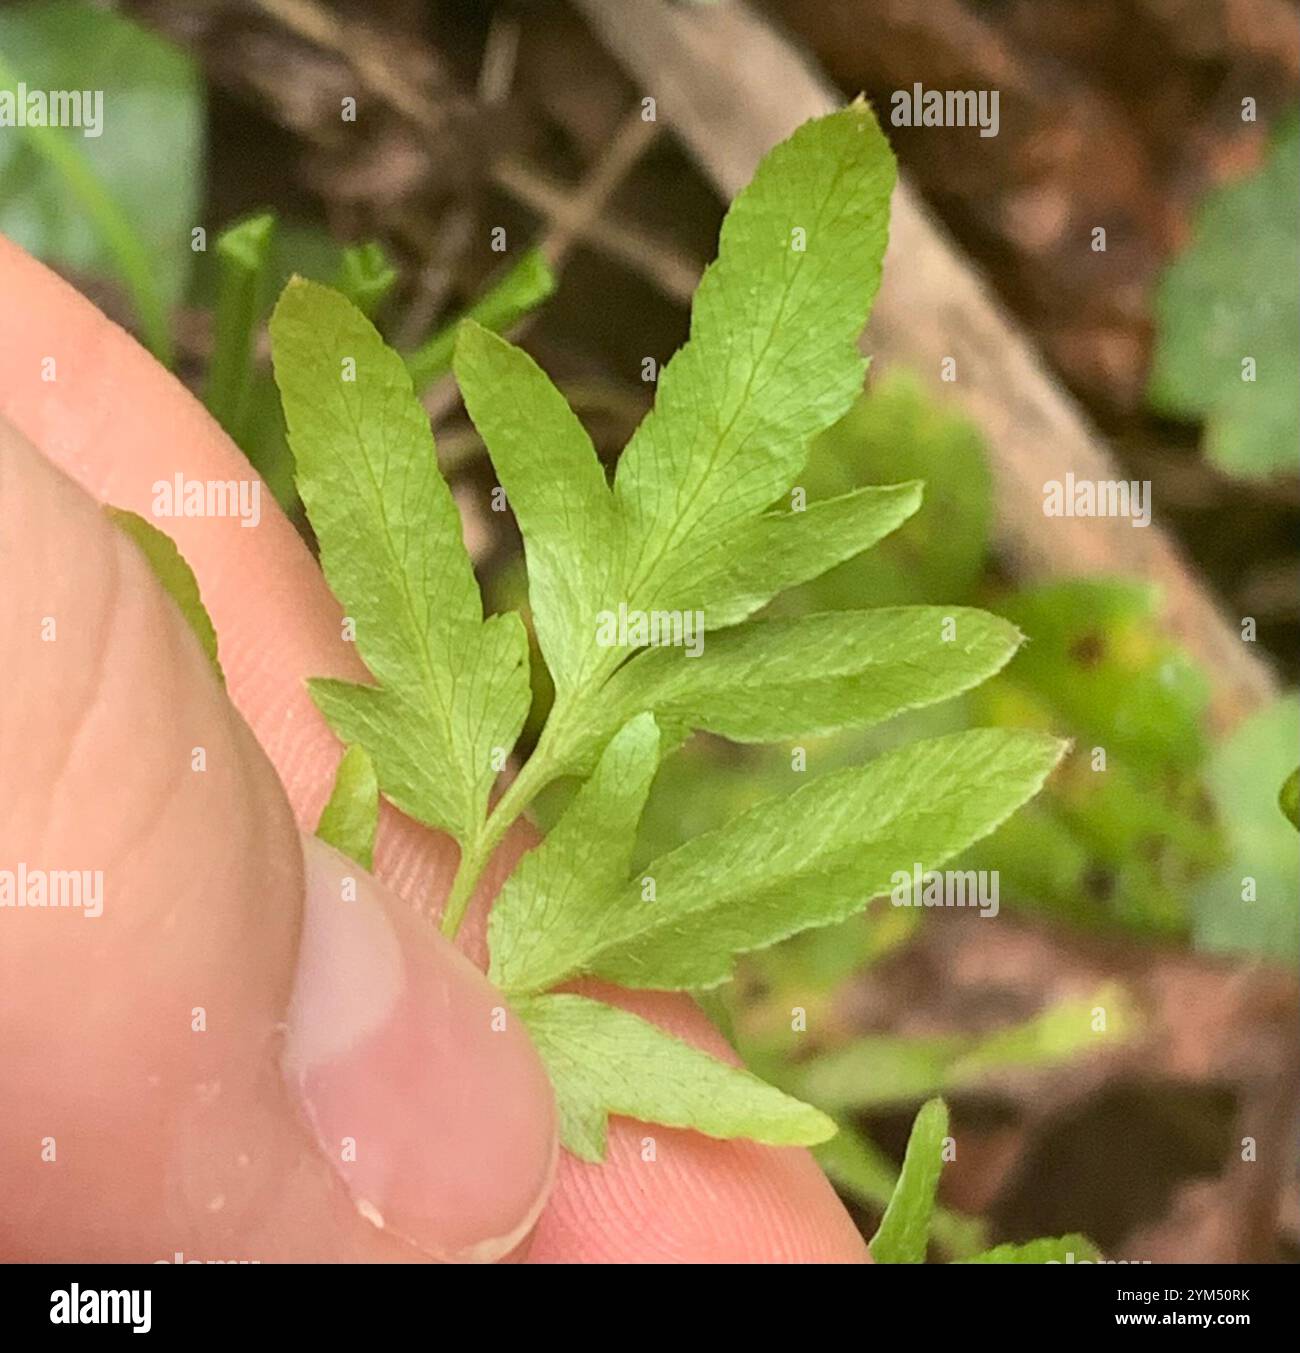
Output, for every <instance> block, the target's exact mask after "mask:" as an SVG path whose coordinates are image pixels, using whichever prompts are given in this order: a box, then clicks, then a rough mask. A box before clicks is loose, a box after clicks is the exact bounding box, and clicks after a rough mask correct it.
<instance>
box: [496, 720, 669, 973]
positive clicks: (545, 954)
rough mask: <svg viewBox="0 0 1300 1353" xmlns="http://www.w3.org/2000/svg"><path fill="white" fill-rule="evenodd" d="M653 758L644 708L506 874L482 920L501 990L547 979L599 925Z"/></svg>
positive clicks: (626, 861) (627, 850) (623, 862)
mask: <svg viewBox="0 0 1300 1353" xmlns="http://www.w3.org/2000/svg"><path fill="white" fill-rule="evenodd" d="M658 764H659V730H658V728H656V726H655V721H654V719H653V718H651V717H650V715H648V714H642V715H640V716H639V717H638V718H635V719H633V720H632V721H631V722H630V723H629V724H628V725H627V726H626V727H625V728H623V729H622V730H621V731H620V732H619V733H618V734H616V735H615V737H614V738H613V739H612V740H611V741H610V743H609V745H608V746H607V747H606V748H605V752H604V754H603V755H602V756H601V758H600V762H599V764H598V765H597V767H596V770H595V773H594V774H593V775H592V777H591V779H590V780H588V781H587V783H586V784H584V785H583V786H582V788H581V789H580V790H579V791H578V793H577V795H576V796H575V798H574V800H573V802H572V803H571V804H570V805H569V808H568V810H567V811H566V812H565V814H564V815H563V817H561V818H560V820H559V822H558V823H556V825H555V826H554V827H553V828H552V829H551V830H550V831H549V832H548V833H547V835H546V838H545V840H543V842H542V843H541V845H539V846H538V847H537V848H536V849H535V850H532V851H530V852H529V853H528V854H527V855H525V856H524V858H523V859H522V860H521V861H520V863H519V865H518V866H517V867H516V869H515V871H514V873H513V874H511V876H510V878H509V879H507V881H506V883H505V885H504V887H503V888H502V889H501V896H500V897H499V898H498V899H497V902H496V905H495V906H494V907H493V909H492V916H491V919H490V920H489V922H488V945H489V948H490V950H491V954H492V966H491V968H490V970H489V976H490V977H491V979H492V981H493V982H494V983H496V985H497V986H499V987H501V988H502V990H504V991H506V992H528V991H537V990H540V989H542V988H543V987H545V986H547V985H550V983H549V981H548V980H547V979H548V977H549V975H550V974H551V973H553V972H555V971H556V970H557V969H558V968H563V966H564V964H565V962H566V960H567V957H568V955H569V954H570V953H571V952H572V951H573V950H574V949H576V948H580V947H581V946H582V944H583V942H584V940H585V938H586V936H587V934H588V933H589V932H590V931H591V930H592V929H594V928H595V927H597V926H599V924H600V921H601V918H602V914H603V912H604V909H605V907H606V906H607V905H608V903H609V900H610V898H611V897H613V896H614V895H615V894H616V893H617V891H618V890H619V889H620V888H621V887H622V885H623V884H624V883H625V882H626V880H627V876H628V871H629V870H630V868H631V863H632V848H633V845H634V844H635V842H636V829H637V823H638V821H639V820H640V817H641V809H642V807H643V806H644V805H645V798H646V794H647V793H648V792H649V790H650V781H651V780H652V779H653V778H654V773H655V768H656V767H657V766H658Z"/></svg>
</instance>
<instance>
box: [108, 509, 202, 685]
mask: <svg viewBox="0 0 1300 1353" xmlns="http://www.w3.org/2000/svg"><path fill="white" fill-rule="evenodd" d="M104 510H105V512H107V513H108V516H109V518H110V520H111V521H112V522H113V523H114V524H115V525H116V526H117V527H118V528H119V529H120V530H121V531H122V532H123V533H124V534H125V535H128V536H130V537H131V539H132V540H134V541H135V543H136V544H137V545H138V546H139V547H140V550H141V552H142V553H143V555H144V557H145V559H146V561H147V562H148V564H149V567H150V568H151V569H152V570H153V574H154V577H155V578H157V579H158V581H159V582H160V583H161V584H162V586H163V590H164V591H165V592H166V593H167V595H168V596H169V597H171V599H172V600H173V601H174V602H175V603H176V605H177V606H179V607H180V611H181V615H183V616H184V617H185V623H186V624H187V625H188V626H189V627H190V630H191V632H192V633H193V635H194V637H195V638H196V639H197V640H198V641H199V645H200V647H202V649H203V651H204V653H206V654H207V658H208V661H209V662H210V663H211V664H212V670H213V671H214V672H215V673H216V674H217V680H218V681H220V682H221V684H222V685H223V686H224V685H225V681H226V678H225V675H224V674H223V673H222V670H221V663H220V662H219V661H218V659H217V632H216V630H215V629H214V628H213V627H212V620H211V617H210V616H209V615H208V612H207V608H206V607H205V606H204V605H203V598H202V597H201V596H200V595H199V583H198V579H197V578H195V576H194V570H193V569H191V568H190V566H189V564H187V563H186V562H185V557H184V556H183V555H182V554H181V552H180V550H178V549H177V548H176V542H175V541H174V540H172V538H171V536H169V535H168V534H167V533H166V532H165V531H160V530H159V529H158V528H157V527H156V526H155V525H154V524H153V523H152V522H150V521H146V520H145V518H144V517H141V516H137V515H136V513H134V512H130V511H128V510H127V509H126V508H124V507H106V508H105V509H104Z"/></svg>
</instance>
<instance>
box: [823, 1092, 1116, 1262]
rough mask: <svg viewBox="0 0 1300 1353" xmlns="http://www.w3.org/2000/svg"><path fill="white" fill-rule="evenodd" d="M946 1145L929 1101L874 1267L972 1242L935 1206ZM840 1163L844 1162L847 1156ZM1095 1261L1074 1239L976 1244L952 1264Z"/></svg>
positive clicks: (883, 1224)
mask: <svg viewBox="0 0 1300 1353" xmlns="http://www.w3.org/2000/svg"><path fill="white" fill-rule="evenodd" d="M951 1145H952V1139H951V1138H950V1137H949V1136H948V1107H947V1105H946V1104H945V1103H944V1102H943V1100H942V1099H931V1100H928V1101H927V1102H926V1103H925V1104H923V1105H922V1106H921V1109H920V1112H919V1113H918V1114H917V1115H916V1121H915V1122H914V1123H913V1124H912V1133H911V1136H910V1137H909V1138H908V1141H907V1151H906V1153H905V1155H904V1157H903V1167H902V1169H901V1170H900V1171H899V1172H898V1175H897V1178H896V1181H895V1182H894V1183H893V1185H892V1187H891V1189H890V1190H889V1194H888V1198H887V1201H886V1203H885V1211H884V1216H883V1217H882V1218H881V1220H880V1226H879V1228H878V1229H877V1231H876V1233H875V1235H874V1236H873V1237H872V1239H871V1255H872V1258H873V1259H875V1261H876V1262H877V1263H878V1264H923V1263H924V1262H925V1259H926V1255H927V1254H928V1253H929V1250H930V1246H931V1244H932V1243H935V1242H937V1243H938V1244H940V1245H941V1246H944V1247H945V1248H948V1249H949V1250H950V1251H951V1250H952V1249H953V1246H954V1243H955V1244H956V1245H958V1246H960V1247H963V1248H964V1246H965V1245H966V1244H967V1243H969V1242H970V1241H971V1240H973V1239H974V1235H975V1233H973V1232H970V1231H969V1230H968V1229H964V1228H963V1227H962V1226H961V1224H960V1223H956V1222H955V1219H953V1218H952V1217H951V1215H948V1214H945V1213H944V1212H943V1210H942V1209H941V1208H938V1207H937V1206H936V1204H935V1198H936V1195H937V1194H938V1190H939V1177H940V1175H941V1174H942V1172H943V1167H944V1164H945V1162H946V1161H948V1160H949V1159H951V1156H950V1155H949V1154H948V1151H949V1148H950V1146H951ZM830 1146H831V1144H830V1143H828V1148H829V1147H830ZM826 1149H827V1148H823V1150H826ZM841 1159H847V1153H844V1154H843V1155H842V1157H841ZM826 1163H827V1167H828V1170H829V1172H830V1173H831V1175H832V1177H834V1176H836V1175H837V1174H838V1175H839V1177H840V1178H841V1179H844V1178H848V1177H852V1176H853V1175H858V1176H863V1175H866V1176H869V1175H870V1174H871V1173H872V1167H871V1166H870V1165H867V1166H866V1167H865V1169H864V1168H863V1167H862V1166H861V1165H860V1164H859V1165H858V1167H857V1168H856V1169H854V1168H853V1167H849V1168H848V1169H847V1170H846V1169H845V1168H844V1167H843V1166H842V1165H840V1164H839V1163H838V1162H837V1161H835V1160H834V1158H832V1157H829V1156H828V1157H827V1158H826ZM881 1182H883V1180H882V1181H881ZM872 1192H873V1193H874V1192H875V1189H874V1188H873V1189H872ZM945 1242H946V1244H945ZM1100 1257H1101V1256H1100V1254H1099V1253H1098V1251H1097V1247H1096V1246H1095V1245H1093V1243H1092V1242H1091V1241H1090V1240H1088V1239H1086V1238H1085V1237H1084V1236H1079V1235H1070V1236H1060V1237H1057V1238H1053V1239H1046V1238H1044V1239H1041V1240H1030V1241H1028V1242H1026V1243H1025V1244H1022V1245H996V1246H994V1247H993V1248H992V1249H984V1248H983V1247H982V1244H980V1246H979V1248H978V1249H976V1250H975V1251H974V1252H971V1253H965V1252H960V1253H957V1254H955V1255H954V1258H955V1260H956V1262H958V1263H963V1264H1064V1263H1076V1264H1077V1263H1095V1262H1096V1261H1097V1260H1098V1259H1099V1258H1100Z"/></svg>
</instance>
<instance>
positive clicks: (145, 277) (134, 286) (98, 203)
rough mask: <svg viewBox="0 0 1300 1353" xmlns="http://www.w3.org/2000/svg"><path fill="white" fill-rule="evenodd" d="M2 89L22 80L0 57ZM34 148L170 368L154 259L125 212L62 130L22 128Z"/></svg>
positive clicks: (156, 353) (151, 345)
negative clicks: (103, 251)
mask: <svg viewBox="0 0 1300 1353" xmlns="http://www.w3.org/2000/svg"><path fill="white" fill-rule="evenodd" d="M0 87H3V88H11V89H16V88H17V87H18V80H17V78H16V77H15V75H14V73H13V72H12V71H11V70H10V69H9V66H8V65H7V64H6V62H5V60H4V58H3V57H0ZM22 131H23V132H24V133H25V134H26V136H27V140H28V142H29V143H30V145H31V147H32V149H33V150H34V151H35V152H36V153H37V154H38V155H39V156H41V157H42V158H43V159H44V160H45V162H46V163H47V164H48V165H49V166H50V167H51V168H52V169H53V170H54V171H55V172H56V173H58V174H59V175H60V176H61V177H62V178H63V181H64V183H65V184H66V185H67V187H68V189H69V190H70V191H71V193H72V195H73V197H75V198H77V199H78V200H79V202H80V203H81V206H82V207H83V208H84V210H85V212H86V215H87V216H89V218H90V220H91V223H92V224H93V226H94V227H95V230H96V232H97V233H98V235H99V237H100V238H101V239H102V240H103V242H104V245H105V247H106V248H107V249H108V251H109V253H110V254H111V255H112V258H113V262H114V264H115V265H116V267H117V271H118V275H119V276H120V277H121V280H122V281H123V282H124V283H125V285H126V288H127V291H128V292H129V293H130V296H131V303H132V305H133V306H134V308H135V312H136V317H137V318H138V319H139V322H140V332H141V334H142V336H143V338H144V341H145V344H146V346H147V347H148V348H149V351H150V352H152V353H153V355H154V356H155V357H156V358H157V359H158V360H159V361H160V362H161V363H162V364H163V365H164V366H167V367H170V366H171V364H172V340H171V333H170V330H169V327H168V322H167V307H166V306H165V305H164V304H163V299H162V296H161V295H160V294H159V291H158V287H157V285H156V282H155V273H154V266H153V260H152V259H151V258H150V257H149V250H148V249H147V248H146V247H145V245H144V242H143V241H142V240H141V239H140V237H139V235H137V234H136V232H135V228H134V227H133V226H132V224H131V222H130V220H129V219H128V218H127V216H126V213H125V212H124V211H123V210H122V208H121V207H120V206H118V204H117V202H116V201H115V200H114V199H113V197H112V195H111V194H110V193H109V191H108V190H107V189H106V188H105V187H104V185H103V184H102V183H101V182H100V180H99V177H98V175H97V174H96V173H95V170H94V168H93V167H92V165H91V163H90V161H89V160H88V159H87V158H86V156H85V155H83V154H82V152H81V151H80V150H78V149H77V147H76V146H75V145H74V144H73V142H72V139H71V138H70V137H68V136H66V135H64V133H63V131H62V129H60V128H58V127H31V126H27V127H23V128H22Z"/></svg>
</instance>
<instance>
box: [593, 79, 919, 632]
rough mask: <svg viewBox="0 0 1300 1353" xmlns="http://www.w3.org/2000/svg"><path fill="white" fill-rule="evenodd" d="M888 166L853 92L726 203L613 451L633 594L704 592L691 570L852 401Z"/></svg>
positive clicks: (779, 483) (642, 602)
mask: <svg viewBox="0 0 1300 1353" xmlns="http://www.w3.org/2000/svg"><path fill="white" fill-rule="evenodd" d="M894 174H895V171H894V160H893V156H892V155H891V154H890V152H889V148H888V145H887V143H886V141H885V139H884V136H883V135H882V133H881V131H880V128H879V127H878V126H877V125H876V121H875V118H874V117H873V116H872V113H871V110H870V109H869V108H868V107H867V106H866V104H865V103H863V102H857V103H854V104H853V105H852V106H851V107H849V108H846V109H843V110H842V111H841V112H838V113H834V114H831V115H830V116H828V117H824V118H819V119H817V120H814V121H812V122H809V123H806V124H805V125H804V126H802V127H801V128H799V130H798V131H796V132H795V133H794V135H793V136H791V137H790V138H789V139H788V140H786V141H784V142H782V143H781V144H780V145H779V146H777V147H776V148H775V149H773V150H772V151H770V152H769V153H768V155H767V156H766V157H765V158H764V159H763V161H762V163H761V164H760V165H759V167H758V170H757V172H756V173H755V175H754V179H753V181H752V182H751V183H750V184H749V186H748V187H747V188H745V189H744V190H743V191H742V192H741V193H740V194H739V195H738V196H737V197H736V199H735V201H734V202H733V203H732V205H731V209H730V210H729V211H728V213H727V216H726V219H725V220H724V222H723V225H722V233H721V238H720V240H719V246H718V258H717V261H716V262H715V263H713V264H712V265H711V266H710V267H709V268H708V269H707V271H706V272H705V274H704V277H703V279H702V280H701V282H700V285H699V289H698V290H697V292H696V294H695V300H694V304H693V306H692V308H691V335H690V338H689V340H688V341H687V343H686V344H685V346H684V347H682V348H681V349H680V350H679V351H678V352H677V353H676V355H675V356H674V357H673V358H672V360H671V361H669V362H668V364H667V365H666V366H665V367H664V369H663V371H662V373H661V375H660V378H659V386H658V392H657V394H656V398H655V405H654V408H653V409H652V410H651V412H650V413H649V414H648V415H647V417H646V418H645V419H644V421H643V422H642V423H641V425H640V427H639V428H638V429H637V431H636V433H635V434H634V435H633V437H632V440H631V442H629V444H628V446H627V448H626V450H625V451H624V452H623V455H622V458H621V459H620V461H619V465H618V472H617V475H616V477H615V494H616V496H617V498H618V502H619V506H620V509H621V512H622V514H623V516H624V518H625V520H626V521H627V523H628V551H629V553H628V570H629V571H628V586H627V599H628V604H629V606H633V607H637V608H640V609H644V610H652V609H656V608H658V607H661V606H666V607H670V608H672V607H682V608H684V607H693V608H705V607H706V604H707V603H710V602H712V601H713V600H714V598H713V597H711V596H709V595H708V594H707V592H706V590H705V589H704V587H703V586H702V584H701V579H700V570H701V566H702V564H704V562H705V561H706V560H707V559H708V558H709V556H715V557H716V554H717V551H718V545H719V539H720V538H721V539H724V540H725V539H726V538H727V537H728V536H729V535H730V533H731V532H732V531H734V530H735V529H736V528H737V527H739V526H740V525H741V524H742V523H744V522H745V521H746V519H747V518H750V517H752V516H753V515H754V514H755V513H757V512H761V511H762V510H764V509H765V508H768V507H770V506H771V505H772V503H773V502H775V500H776V499H777V498H778V497H779V496H780V495H781V494H782V493H784V492H785V491H786V489H788V488H789V486H790V484H791V482H792V481H793V479H794V477H795V475H796V474H797V473H798V470H799V467H800V466H801V465H802V464H803V461H804V457H805V455H806V453H807V445H808V442H809V440H810V439H811V438H812V437H813V436H815V435H816V434H817V433H818V432H821V431H822V430H823V429H825V428H827V427H829V426H830V425H831V424H832V423H833V422H835V420H836V419H837V418H839V417H840V416H841V415H842V414H843V413H844V412H845V410H846V409H847V408H848V407H849V406H850V404H851V403H852V402H853V400H854V398H856V396H857V394H858V391H859V390H860V389H861V388H862V378H863V373H864V371H865V365H866V364H865V361H864V359H863V357H862V355H861V354H860V352H859V351H858V347H857V339H858V336H859V334H860V333H861V332H862V328H863V325H864V324H865V322H866V318H867V313H868V311H869V309H870V306H871V300H872V298H873V296H874V294H875V291H876V287H877V285H878V284H879V280H880V264H881V259H882V256H883V254H884V249H885V242H886V237H887V234H888V213H889V196H890V193H891V191H892V189H893V185H894ZM712 623H714V624H716V621H715V622H712Z"/></svg>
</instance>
